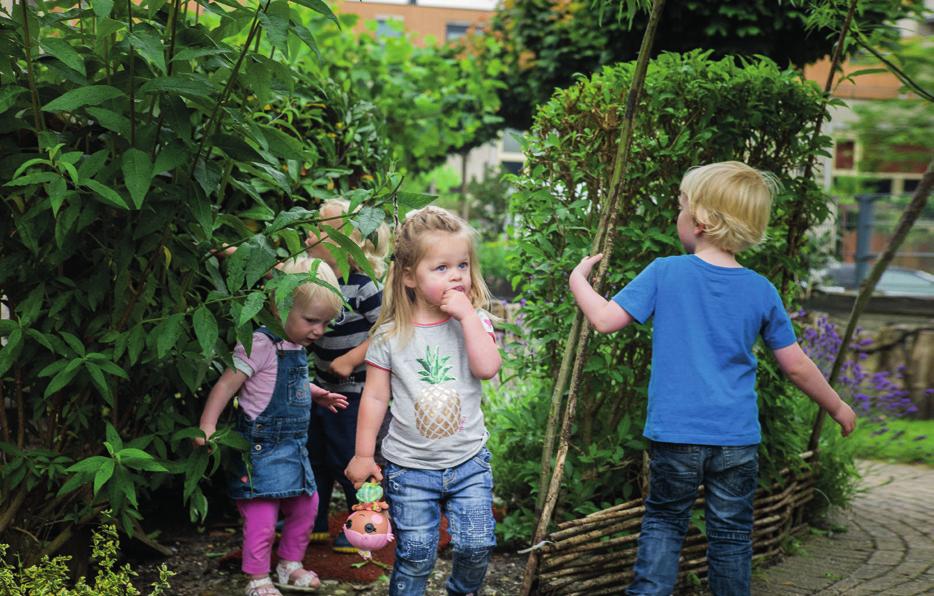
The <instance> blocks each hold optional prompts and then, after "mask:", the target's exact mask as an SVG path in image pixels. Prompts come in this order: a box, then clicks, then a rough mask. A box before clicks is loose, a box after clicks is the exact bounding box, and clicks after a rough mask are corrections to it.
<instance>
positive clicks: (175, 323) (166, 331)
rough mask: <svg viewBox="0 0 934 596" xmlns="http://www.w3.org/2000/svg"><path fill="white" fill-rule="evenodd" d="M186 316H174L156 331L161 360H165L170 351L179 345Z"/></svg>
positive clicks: (161, 324)
mask: <svg viewBox="0 0 934 596" xmlns="http://www.w3.org/2000/svg"><path fill="white" fill-rule="evenodd" d="M184 320H185V315H183V314H174V315H172V316H170V317H169V318H168V319H166V320H165V321H163V322H162V323H160V324H159V325H158V326H157V327H156V328H155V329H154V330H153V333H155V334H156V354H158V356H159V358H165V357H166V355H167V354H168V353H169V351H171V350H172V348H173V347H175V344H177V343H178V338H179V337H180V336H181V334H182V323H183V322H184Z"/></svg>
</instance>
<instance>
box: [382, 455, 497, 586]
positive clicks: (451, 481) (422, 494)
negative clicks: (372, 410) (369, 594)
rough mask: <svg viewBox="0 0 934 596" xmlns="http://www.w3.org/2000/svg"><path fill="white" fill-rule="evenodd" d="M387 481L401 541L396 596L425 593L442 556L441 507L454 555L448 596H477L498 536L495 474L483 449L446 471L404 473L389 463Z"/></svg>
mask: <svg viewBox="0 0 934 596" xmlns="http://www.w3.org/2000/svg"><path fill="white" fill-rule="evenodd" d="M383 475H384V476H385V478H386V483H385V485H386V496H387V497H388V499H389V511H390V514H391V516H392V525H393V531H394V533H395V535H396V562H395V565H393V568H392V578H391V579H390V581H389V594H390V595H391V596H396V595H398V596H410V595H421V594H424V593H425V587H426V585H427V583H428V576H429V575H430V574H431V570H432V568H433V567H434V565H435V558H436V557H437V554H438V535H439V530H440V527H441V507H442V504H443V506H444V513H445V514H446V515H447V518H448V532H449V533H450V534H451V545H452V547H453V550H454V561H453V563H454V564H453V569H452V570H451V577H449V578H448V581H447V583H446V584H445V587H446V588H447V591H448V594H477V593H478V592H479V591H480V586H481V584H483V579H484V577H486V568H487V565H488V564H489V562H490V555H492V553H493V547H494V546H496V536H495V534H494V532H493V530H494V528H495V525H496V522H495V521H494V520H493V473H492V471H491V469H490V452H489V451H488V450H487V449H486V448H485V447H484V448H483V449H481V450H480V452H479V453H477V455H475V456H474V457H472V458H470V459H468V460H467V461H466V462H464V463H462V464H460V465H458V466H455V467H453V468H447V469H444V470H422V469H415V468H403V467H400V466H397V465H396V464H394V463H392V462H389V464H388V465H387V466H386V468H385V470H384V472H383Z"/></svg>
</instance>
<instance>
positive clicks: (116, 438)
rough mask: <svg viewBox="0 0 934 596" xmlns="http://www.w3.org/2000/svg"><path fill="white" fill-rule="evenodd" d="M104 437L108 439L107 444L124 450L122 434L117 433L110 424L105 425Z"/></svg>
mask: <svg viewBox="0 0 934 596" xmlns="http://www.w3.org/2000/svg"><path fill="white" fill-rule="evenodd" d="M104 436H105V437H107V442H108V443H110V445H111V446H112V447H113V448H114V449H116V450H120V449H123V439H122V438H120V433H118V432H117V429H116V428H114V426H113V425H112V424H111V423H110V422H109V421H107V422H105V423H104Z"/></svg>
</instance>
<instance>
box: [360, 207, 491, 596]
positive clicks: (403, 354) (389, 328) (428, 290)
mask: <svg viewBox="0 0 934 596" xmlns="http://www.w3.org/2000/svg"><path fill="white" fill-rule="evenodd" d="M488 298H489V292H488V291H487V289H486V285H485V284H484V283H483V278H482V277H481V276H480V271H479V266H478V263H477V259H476V253H475V250H474V244H473V231H472V230H471V229H470V227H469V226H468V225H467V224H466V223H465V222H464V221H463V220H461V219H460V218H458V217H456V216H454V215H452V214H450V213H448V212H447V211H444V210H443V209H439V208H437V207H425V208H424V209H420V210H418V211H416V212H414V213H413V214H411V215H410V216H409V217H408V218H407V219H406V221H405V222H404V223H403V224H402V225H401V226H400V227H399V229H398V231H397V232H396V241H395V256H394V259H393V261H392V267H391V269H390V271H389V277H388V279H387V281H386V288H385V289H384V291H383V308H382V311H381V313H380V319H379V320H378V321H377V323H376V326H375V327H374V329H375V332H374V333H373V336H372V339H371V341H370V347H369V349H368V350H367V354H366V363H367V374H366V385H365V386H364V388H363V396H362V398H361V402H360V413H359V415H358V418H357V440H356V449H355V455H354V457H353V459H352V460H351V461H350V464H349V465H348V466H347V470H346V471H345V473H346V475H347V478H349V479H350V480H351V481H352V482H353V483H354V484H355V485H359V484H361V483H362V482H364V481H365V480H367V479H368V478H369V477H371V476H372V477H374V478H376V479H377V480H382V479H383V478H384V476H385V490H386V497H387V498H388V500H389V508H390V516H391V517H392V523H393V529H394V530H395V535H396V561H395V564H394V565H393V570H392V577H391V578H390V580H389V594H390V595H397V594H398V595H403V594H404V595H406V596H409V595H420V594H424V593H425V587H426V584H427V581H428V577H429V575H430V574H431V571H432V568H433V567H434V563H435V556H436V554H437V550H438V535H439V534H438V532H439V528H440V525H441V508H442V507H443V508H444V512H445V514H446V515H447V518H448V532H449V533H450V534H451V543H452V546H453V566H452V570H451V576H450V577H449V578H448V580H447V583H446V588H447V591H448V593H449V594H477V593H479V592H480V588H481V586H482V584H483V579H484V577H485V576H486V569H487V565H488V564H489V560H490V555H491V554H492V551H493V547H494V546H496V537H495V535H494V527H495V522H494V520H493V511H492V505H493V474H492V471H491V468H490V452H489V451H488V450H487V449H486V447H485V444H486V440H487V437H488V436H489V434H488V433H487V430H486V427H485V426H484V424H483V413H482V412H481V410H480V398H481V390H480V380H481V379H489V378H490V377H492V376H494V375H495V374H496V373H497V372H498V371H499V367H500V364H501V360H500V355H499V350H498V348H497V346H496V342H495V339H494V336H493V325H492V324H491V322H490V318H489V317H488V316H487V314H486V313H485V312H484V311H482V310H480V307H482V306H483V305H484V304H486V303H487V302H488ZM390 396H391V397H392V412H393V418H392V422H391V423H390V425H389V434H388V435H387V436H386V438H385V439H383V442H382V454H383V456H384V457H385V458H386V460H387V461H388V464H387V465H386V469H385V470H380V468H379V466H377V465H376V463H375V462H374V461H373V453H374V450H375V446H376V433H377V431H378V430H379V427H380V423H381V422H382V420H383V416H384V415H385V413H386V407H387V405H388V403H389V399H390Z"/></svg>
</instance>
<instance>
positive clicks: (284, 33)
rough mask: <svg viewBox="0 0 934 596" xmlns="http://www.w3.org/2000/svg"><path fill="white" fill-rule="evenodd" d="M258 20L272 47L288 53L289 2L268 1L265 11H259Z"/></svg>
mask: <svg viewBox="0 0 934 596" xmlns="http://www.w3.org/2000/svg"><path fill="white" fill-rule="evenodd" d="M258 15H259V21H260V23H261V24H262V26H263V31H265V32H266V36H267V38H268V40H269V43H270V44H271V45H272V47H274V48H276V49H277V50H279V51H280V52H282V53H283V55H285V56H286V57H288V55H289V3H288V2H287V1H285V0H275V1H274V2H270V3H269V6H268V8H267V9H266V11H265V12H264V11H259V13H258Z"/></svg>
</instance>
